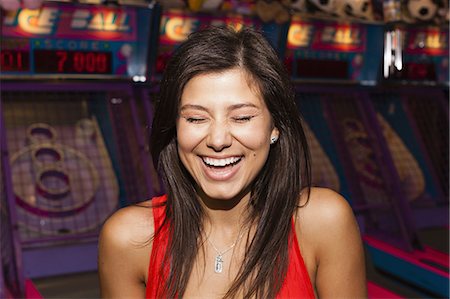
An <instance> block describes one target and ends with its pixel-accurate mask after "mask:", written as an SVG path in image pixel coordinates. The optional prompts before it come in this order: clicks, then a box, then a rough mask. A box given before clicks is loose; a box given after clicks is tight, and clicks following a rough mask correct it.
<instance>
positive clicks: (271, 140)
mask: <svg viewBox="0 0 450 299" xmlns="http://www.w3.org/2000/svg"><path fill="white" fill-rule="evenodd" d="M277 140H278V137H277V136H272V137H270V144H274V143H275V142H277Z"/></svg>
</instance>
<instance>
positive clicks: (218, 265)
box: [214, 254, 223, 273]
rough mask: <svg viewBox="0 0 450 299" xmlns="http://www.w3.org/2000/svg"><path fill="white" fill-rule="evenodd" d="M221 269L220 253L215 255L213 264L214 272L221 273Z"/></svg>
mask: <svg viewBox="0 0 450 299" xmlns="http://www.w3.org/2000/svg"><path fill="white" fill-rule="evenodd" d="M222 271H223V259H222V255H220V254H219V255H218V256H216V260H215V264H214V272H216V273H222Z"/></svg>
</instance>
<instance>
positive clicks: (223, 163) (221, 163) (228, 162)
mask: <svg viewBox="0 0 450 299" xmlns="http://www.w3.org/2000/svg"><path fill="white" fill-rule="evenodd" d="M202 160H203V163H204V164H205V165H206V166H209V167H227V166H233V165H236V164H238V163H239V162H240V161H241V160H242V156H235V157H228V158H223V159H217V158H211V157H202Z"/></svg>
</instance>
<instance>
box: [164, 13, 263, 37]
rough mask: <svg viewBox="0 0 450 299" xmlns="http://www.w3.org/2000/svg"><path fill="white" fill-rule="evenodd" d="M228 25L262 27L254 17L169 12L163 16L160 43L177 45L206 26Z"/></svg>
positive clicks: (234, 26)
mask: <svg viewBox="0 0 450 299" xmlns="http://www.w3.org/2000/svg"><path fill="white" fill-rule="evenodd" d="M209 25H212V26H221V25H227V26H231V27H233V28H235V29H236V30H239V29H241V28H242V27H243V26H246V27H260V26H261V24H260V23H259V22H257V21H256V20H255V19H254V18H249V17H244V16H240V15H239V16H237V15H230V16H220V17H212V16H208V15H194V14H187V13H181V12H175V11H172V12H168V13H166V14H164V15H163V16H162V19H161V31H160V40H159V41H160V43H161V44H165V45H175V44H179V43H181V42H183V41H184V40H185V39H186V38H187V37H188V35H189V34H191V33H192V32H195V31H198V30H200V29H201V28H203V27H206V26H209Z"/></svg>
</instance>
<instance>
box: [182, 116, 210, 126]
mask: <svg viewBox="0 0 450 299" xmlns="http://www.w3.org/2000/svg"><path fill="white" fill-rule="evenodd" d="M185 119H186V121H187V122H188V123H193V124H200V123H202V122H204V121H206V118H201V117H185Z"/></svg>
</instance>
